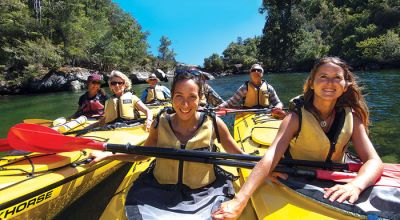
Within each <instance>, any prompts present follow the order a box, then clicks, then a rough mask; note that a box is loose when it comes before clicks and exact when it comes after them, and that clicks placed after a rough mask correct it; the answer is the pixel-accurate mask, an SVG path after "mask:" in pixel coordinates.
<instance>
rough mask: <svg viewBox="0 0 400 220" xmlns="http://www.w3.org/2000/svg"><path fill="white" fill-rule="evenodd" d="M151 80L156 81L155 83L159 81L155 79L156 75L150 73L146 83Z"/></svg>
mask: <svg viewBox="0 0 400 220" xmlns="http://www.w3.org/2000/svg"><path fill="white" fill-rule="evenodd" d="M153 79H155V80H157V82H159V81H160V79H158V78H157V76H156V74H154V73H152V74H150V76H149V77H148V78H147V79H146V82H149V81H150V80H153Z"/></svg>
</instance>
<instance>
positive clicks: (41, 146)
mask: <svg viewBox="0 0 400 220" xmlns="http://www.w3.org/2000/svg"><path fill="white" fill-rule="evenodd" d="M10 136H11V137H12V136H14V137H17V138H14V139H12V138H10V139H9V140H13V141H11V142H10V144H11V146H12V147H13V148H14V147H15V148H18V149H20V150H24V149H25V148H29V147H32V148H33V149H31V150H34V151H35V152H46V153H49V152H52V153H57V152H67V151H77V150H82V149H85V148H91V149H96V150H103V149H104V147H102V143H99V142H96V141H93V140H91V139H87V138H78V137H70V136H64V135H62V134H60V133H58V132H57V131H54V130H53V129H51V128H48V127H44V126H41V125H36V124H18V125H16V126H14V127H12V128H11V129H10V132H9V137H10ZM15 140H19V141H17V142H15Z"/></svg>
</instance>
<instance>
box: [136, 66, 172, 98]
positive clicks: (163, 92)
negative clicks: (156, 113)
mask: <svg viewBox="0 0 400 220" xmlns="http://www.w3.org/2000/svg"><path fill="white" fill-rule="evenodd" d="M146 82H147V83H148V84H149V86H148V87H147V88H146V89H145V90H144V91H143V94H142V96H141V98H140V99H141V100H142V102H143V103H145V104H153V103H160V102H161V103H162V102H166V101H168V100H170V99H171V91H170V90H169V89H168V88H167V87H165V86H163V85H160V84H157V83H158V82H160V80H159V79H158V78H157V76H156V74H154V73H152V74H150V75H149V77H148V78H147V79H146Z"/></svg>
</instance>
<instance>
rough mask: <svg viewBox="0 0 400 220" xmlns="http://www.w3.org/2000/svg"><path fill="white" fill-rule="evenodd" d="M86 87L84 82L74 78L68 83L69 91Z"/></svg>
mask: <svg viewBox="0 0 400 220" xmlns="http://www.w3.org/2000/svg"><path fill="white" fill-rule="evenodd" d="M85 87H86V83H82V82H81V81H79V80H74V81H72V82H71V84H70V90H71V91H80V90H82V89H84V88H85Z"/></svg>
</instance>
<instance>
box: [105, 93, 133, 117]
mask: <svg viewBox="0 0 400 220" xmlns="http://www.w3.org/2000/svg"><path fill="white" fill-rule="evenodd" d="M139 100H140V99H139V98H138V97H137V96H136V95H133V94H132V93H130V92H127V93H124V94H123V95H122V96H121V97H119V98H117V97H115V96H112V97H110V98H109V99H108V100H107V101H106V105H105V111H104V117H105V123H109V122H112V121H114V120H115V119H117V118H122V119H126V120H133V119H137V114H135V105H136V103H137V102H138V101H139Z"/></svg>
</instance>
